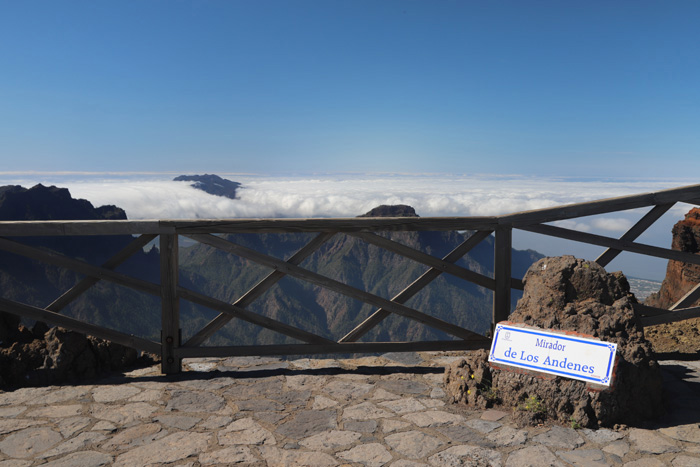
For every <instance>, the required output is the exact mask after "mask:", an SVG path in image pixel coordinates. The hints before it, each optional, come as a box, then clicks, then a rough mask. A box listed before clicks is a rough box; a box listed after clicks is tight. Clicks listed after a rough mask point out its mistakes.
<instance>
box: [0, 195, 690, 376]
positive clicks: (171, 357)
mask: <svg viewBox="0 0 700 467" xmlns="http://www.w3.org/2000/svg"><path fill="white" fill-rule="evenodd" d="M679 202H682V203H688V204H693V205H700V185H693V186H687V187H682V188H677V189H672V190H665V191H660V192H655V193H646V194H641V195H633V196H624V197H619V198H611V199H604V200H600V201H593V202H586V203H579V204H570V205H565V206H559V207H555V208H547V209H539V210H534V211H527V212H519V213H514V214H509V215H504V216H489V217H449V218H447V217H440V218H415V217H401V218H381V217H380V218H373V217H365V218H348V219H225V220H154V221H151V220H145V221H126V220H122V221H4V222H0V249H2V250H6V251H10V252H12V253H16V254H20V255H23V256H25V257H28V258H32V259H35V260H39V261H42V262H45V263H47V264H52V265H55V266H60V267H64V268H68V269H70V270H73V271H76V272H78V273H81V274H83V275H85V276H86V278H85V279H83V280H81V281H80V282H78V283H77V284H76V285H75V286H74V287H72V288H71V289H70V290H68V291H67V292H65V293H64V294H63V295H61V296H60V297H58V298H57V299H56V300H54V301H53V302H52V303H51V304H49V305H48V306H47V307H45V308H39V307H35V306H31V305H27V304H23V303H19V302H16V301H12V300H9V299H6V298H1V297H0V311H4V312H8V313H12V314H15V315H19V316H22V317H26V318H29V319H34V320H41V321H45V322H49V323H52V324H56V325H59V326H63V327H65V328H67V329H70V330H74V331H77V332H81V333H85V334H89V335H92V336H95V337H101V338H104V339H108V340H111V341H113V342H116V343H119V344H123V345H126V346H128V347H132V348H135V349H138V350H143V351H146V352H151V353H154V354H159V355H161V357H162V371H163V372H164V373H177V372H179V371H180V369H181V360H182V358H188V357H212V356H216V357H219V356H236V355H294V354H296V355H299V354H327V353H365V352H389V351H409V350H410V351H421V350H471V349H477V348H488V347H489V345H490V340H489V338H488V337H486V336H483V335H480V334H478V333H475V332H473V331H470V330H469V329H465V328H462V327H460V326H457V325H455V324H452V323H449V322H446V321H444V320H441V319H438V318H435V317H433V316H430V315H428V314H426V313H423V312H421V311H418V310H415V309H413V308H410V307H408V306H406V305H404V303H405V302H406V301H407V300H408V299H409V298H411V297H412V296H414V295H415V294H416V293H418V291H420V290H421V289H423V288H424V287H425V286H426V285H427V284H428V283H430V282H431V281H432V280H434V279H435V278H437V277H438V276H439V275H440V274H443V273H447V274H452V275H454V276H456V277H459V278H461V279H464V280H467V281H470V282H473V283H476V284H478V285H480V286H483V287H486V288H488V289H491V290H493V319H492V326H493V324H494V323H497V322H499V321H502V320H505V319H507V317H508V315H509V313H510V307H511V290H512V289H513V288H515V289H522V287H523V284H522V281H521V280H519V279H517V278H513V277H511V251H512V232H513V229H520V230H525V231H530V232H535V233H538V234H543V235H548V236H553V237H559V238H563V239H568V240H573V241H576V242H581V243H587V244H592V245H598V246H603V247H606V248H607V249H606V250H605V252H604V253H603V254H601V255H600V256H599V257H598V258H597V260H596V261H597V262H598V263H600V264H601V265H602V266H606V265H607V264H608V263H609V262H610V261H612V260H613V259H614V258H615V257H616V256H617V255H618V254H620V253H621V252H622V251H629V252H633V253H638V254H642V255H648V256H654V257H658V258H664V259H669V260H675V261H682V262H686V263H692V264H700V255H695V254H691V253H685V252H680V251H674V250H671V249H667V248H660V247H655V246H650V245H645V244H641V243H636V242H635V240H636V239H637V237H639V235H641V234H642V233H643V232H644V231H645V230H646V229H648V228H649V227H650V226H651V225H652V224H654V222H655V221H657V220H658V219H659V218H660V217H661V216H662V215H663V214H664V213H665V212H667V211H668V210H669V209H670V208H671V207H672V206H673V205H674V204H675V203H679ZM639 208H651V209H649V210H648V212H647V213H646V214H645V215H644V216H643V217H642V218H641V219H640V220H639V221H638V222H637V223H636V224H635V225H634V226H633V227H632V228H631V229H629V231H627V232H626V233H625V234H624V235H622V237H620V238H611V237H605V236H601V235H595V234H591V233H586V232H579V231H575V230H571V229H566V228H562V227H557V226H553V225H550V224H549V223H551V222H555V221H561V220H567V219H575V218H579V217H585V216H591V215H598V214H608V213H613V212H618V211H625V210H630V209H639ZM450 230H452V231H473V232H474V233H473V234H472V235H471V236H470V237H469V238H468V239H466V240H465V241H464V242H463V243H462V244H460V245H459V246H457V247H456V248H455V249H454V250H453V251H451V252H450V253H449V254H447V255H446V256H445V257H443V258H438V257H434V256H431V255H429V254H426V253H424V252H421V251H418V250H415V249H413V248H410V247H407V246H405V245H402V244H400V243H397V242H394V241H392V240H390V239H387V238H386V237H383V236H380V235H377V233H379V232H386V231H450ZM290 232H314V233H316V234H317V236H316V237H314V238H313V239H312V240H311V241H310V242H309V243H308V244H307V245H306V246H304V247H303V248H301V249H300V250H299V251H297V252H296V253H295V254H293V255H292V256H291V257H289V258H288V259H286V260H283V259H279V258H275V257H272V256H269V255H267V254H264V253H261V252H259V251H255V250H251V249H249V248H247V247H244V246H242V245H238V244H235V243H233V242H231V241H228V240H226V239H225V238H222V237H220V236H217V235H215V234H229V233H290ZM336 233H344V234H347V235H351V236H354V237H357V238H359V239H361V240H363V241H365V242H367V243H369V244H373V245H376V246H378V247H381V248H384V249H386V250H388V251H391V252H393V253H396V254H398V255H401V256H403V257H405V258H409V259H411V260H413V261H417V262H419V263H422V264H424V265H426V266H428V267H429V269H427V271H426V272H425V273H424V274H423V275H422V276H420V277H419V278H418V279H416V280H415V281H414V282H413V283H411V284H409V285H407V287H406V288H405V289H404V290H403V291H401V292H400V293H399V294H397V295H396V296H395V297H393V298H391V299H388V298H384V297H380V296H378V295H374V294H372V293H369V292H366V291H364V290H360V289H357V288H355V287H351V286H349V285H347V284H344V283H342V282H339V281H336V280H334V279H331V278H329V277H326V276H323V275H320V274H318V273H316V272H312V271H309V270H307V269H304V268H302V267H300V266H299V264H300V263H301V262H302V261H303V260H304V259H305V258H307V257H308V256H310V255H311V254H312V253H313V252H314V251H316V250H317V249H318V248H319V247H320V246H321V245H323V244H324V243H325V242H326V241H328V240H329V239H330V238H331V237H332V236H333V235H335V234H336ZM124 234H129V235H134V236H136V238H135V239H134V240H133V241H132V242H131V244H129V245H128V246H127V247H126V248H124V249H123V250H122V251H120V252H119V253H118V254H116V255H115V256H114V257H112V258H111V259H109V260H108V261H106V262H105V263H104V264H103V265H102V266H101V267H98V266H93V265H90V264H88V263H85V262H83V261H79V260H77V259H73V258H69V257H66V256H64V255H61V254H58V253H55V252H49V251H45V250H42V249H38V248H35V247H31V246H28V245H25V244H23V243H21V242H18V241H17V240H16V237H29V236H91V235H124ZM492 234H493V235H494V236H495V243H494V271H495V272H494V277H488V276H485V275H482V274H478V273H476V272H473V271H470V270H468V269H465V268H462V267H460V266H457V265H456V264H455V263H456V262H457V261H458V260H459V259H460V258H462V257H463V256H464V255H465V254H466V253H467V252H469V251H470V250H471V249H472V248H473V247H474V246H476V245H477V244H478V243H479V242H481V241H482V240H484V239H485V238H486V237H488V236H490V235H492ZM180 236H183V237H187V238H190V239H192V240H195V241H197V242H200V243H203V244H206V245H210V246H212V247H214V248H217V249H220V250H222V251H225V252H228V253H232V254H234V255H238V256H240V257H243V258H246V259H248V260H250V261H253V262H255V263H257V264H260V265H263V266H266V267H268V268H269V269H270V270H271V272H270V273H269V275H268V276H267V277H265V278H264V279H263V280H262V281H260V282H259V283H258V284H256V285H255V286H254V287H253V288H251V289H250V290H249V291H247V292H246V293H245V294H243V295H242V296H241V297H240V298H239V299H238V300H236V301H235V302H234V303H226V302H223V301H220V300H217V299H215V298H212V297H209V296H205V295H202V294H200V293H198V292H195V291H193V290H189V289H186V288H184V287H182V286H181V285H180V284H179V283H178V256H179V255H178V250H179V248H178V239H179V237H180ZM8 237H13V239H9V238H8ZM157 237H159V242H160V284H155V283H151V282H147V281H144V280H140V279H137V278H135V277H131V276H128V275H124V274H121V273H118V272H115V271H114V269H115V268H116V267H117V266H118V265H119V264H121V263H122V262H124V261H125V260H126V259H127V258H129V257H130V256H131V255H133V254H134V253H135V252H137V251H139V250H140V249H142V248H143V247H144V246H145V245H146V244H148V243H149V242H151V241H153V240H154V239H156V238H157ZM285 275H289V276H291V277H295V278H297V279H300V280H302V281H306V282H309V283H312V284H314V285H317V286H320V287H322V288H326V289H329V290H332V291H334V292H337V293H340V294H342V295H345V296H348V297H351V298H354V299H357V300H360V301H362V302H364V303H366V304H370V305H372V306H373V307H376V311H374V313H372V314H371V315H370V316H369V317H368V318H367V319H366V320H365V321H364V322H362V323H361V324H359V325H358V326H357V327H356V328H355V329H353V330H352V331H351V332H349V333H348V334H347V335H345V336H343V337H342V338H340V339H338V340H337V341H336V340H331V339H327V338H325V337H322V336H319V335H315V334H312V333H309V332H307V331H304V330H303V329H299V328H297V327H293V326H290V325H288V324H285V323H282V322H280V321H277V320H274V319H271V318H268V317H265V316H262V315H260V314H257V313H253V312H251V311H249V310H248V309H247V307H248V306H249V305H250V304H251V303H252V302H253V301H254V300H255V299H256V298H258V297H260V296H261V295H262V294H263V293H264V292H265V291H266V290H268V289H269V288H270V287H272V286H273V285H274V284H275V283H276V282H277V281H279V280H280V279H281V278H282V277H284V276H285ZM100 280H105V281H111V282H114V283H116V284H120V285H123V286H126V287H130V288H132V289H135V290H138V291H142V292H146V293H148V294H152V295H155V296H157V297H160V301H161V336H162V337H161V341H160V342H154V341H151V340H148V339H143V338H140V337H137V336H133V335H128V334H125V333H121V332H118V331H115V330H111V329H107V328H104V327H101V326H97V325H94V324H90V323H86V322H83V321H79V320H77V319H74V318H70V317H67V316H64V315H62V314H60V311H61V310H62V309H63V308H65V307H66V306H67V305H68V304H69V303H71V302H72V301H73V300H75V299H76V298H77V297H78V296H80V295H81V294H82V293H84V292H85V291H86V290H88V289H89V288H90V287H91V286H92V285H94V284H96V283H97V282H98V281H100ZM699 298H700V284H699V285H697V286H695V287H694V288H693V289H692V290H691V291H690V292H688V294H687V295H686V296H685V297H683V298H682V299H681V300H679V301H678V302H677V303H675V304H674V305H673V306H671V307H670V308H669V309H668V310H663V309H658V308H652V307H648V306H643V305H638V306H637V307H636V311H637V313H638V314H639V315H640V316H641V319H642V323H643V324H644V325H645V326H648V325H653V324H659V323H667V322H672V321H679V320H683V319H688V318H693V317H698V316H700V307H692V308H689V306H690V305H692V304H693V303H694V302H695V301H697V300H698V299H699ZM180 299H184V300H188V301H191V302H193V303H195V304H199V305H203V306H205V307H207V308H210V309H213V310H215V311H217V312H219V315H218V316H217V317H216V318H215V319H213V320H212V321H210V322H209V323H208V324H207V325H206V326H204V327H203V328H202V329H201V330H199V331H198V332H197V333H195V334H194V336H193V337H191V338H190V339H188V340H187V341H186V342H181V341H180V337H179V336H180V310H179V303H180ZM390 314H397V315H401V316H404V317H407V318H409V319H412V320H415V321H418V322H420V323H423V324H425V325H427V326H430V327H433V328H435V329H438V330H441V331H444V332H445V333H447V334H449V335H451V336H454V337H456V338H457V339H453V340H443V341H424V342H358V340H359V339H360V338H362V337H363V336H364V335H365V334H366V333H367V332H368V331H370V330H371V329H372V328H373V327H375V326H376V325H377V324H379V323H380V322H381V321H382V320H383V319H384V318H386V317H387V316H389V315H390ZM234 318H235V319H240V320H244V321H247V322H249V323H252V324H255V325H258V326H262V327H264V328H267V329H270V330H273V331H276V332H278V333H281V334H283V335H286V336H289V337H292V338H294V339H297V340H298V341H300V342H301V343H299V344H284V345H259V346H235V345H234V346H228V347H207V346H202V345H201V344H202V343H204V342H205V341H206V340H207V339H208V338H209V337H210V336H212V335H213V334H214V333H215V332H216V331H217V330H219V329H221V327H223V326H224V325H225V324H226V323H228V322H229V321H230V320H232V319H234Z"/></svg>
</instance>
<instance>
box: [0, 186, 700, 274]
mask: <svg viewBox="0 0 700 467" xmlns="http://www.w3.org/2000/svg"><path fill="white" fill-rule="evenodd" d="M177 175H180V174H138V173H119V174H115V173H112V174H95V173H88V174H81V173H61V174H48V173H25V174H18V173H0V185H7V184H19V185H22V186H25V187H30V186H33V185H35V184H37V183H42V184H44V185H56V186H60V187H65V188H68V189H69V190H70V192H71V194H72V195H73V197H75V198H84V199H87V200H89V201H90V202H91V203H92V204H93V205H95V206H101V205H105V204H113V205H116V206H119V207H121V208H123V209H124V210H125V211H126V213H127V216H128V217H129V219H195V218H198V219H219V218H265V217H287V218H308V217H354V216H357V215H360V214H364V213H366V212H367V211H369V210H370V209H372V208H374V207H376V206H379V205H382V204H407V205H410V206H413V207H414V208H415V210H416V212H417V213H418V214H419V215H420V216H421V217H430V216H490V215H501V214H507V213H513V212H519V211H527V210H532V209H540V208H546V207H552V206H557V205H563V204H570V203H579V202H584V201H592V200H597V199H603V198H611V197H618V196H626V195H633V194H639V193H646V192H652V191H659V190H664V189H669V188H677V187H679V186H684V185H691V184H693V183H696V182H694V181H692V180H641V179H608V180H593V179H571V178H545V177H523V176H515V175H513V176H499V175H451V174H421V175H416V174H324V175H300V176H290V177H279V176H277V177H266V176H259V175H250V174H225V173H219V174H218V175H220V176H222V177H224V178H227V179H229V180H233V181H236V182H239V183H241V184H242V187H241V188H240V189H239V191H238V199H236V200H232V199H229V198H224V197H218V196H212V195H209V194H207V193H205V192H203V191H201V190H198V189H196V188H194V187H192V186H191V184H190V183H189V182H175V181H172V179H173V178H174V177H175V176H177ZM689 209H690V206H689V205H687V204H683V203H679V204H678V205H677V206H676V207H674V209H672V210H671V211H670V212H669V213H668V214H666V215H665V216H664V217H663V218H662V219H661V220H660V221H659V222H658V223H657V224H656V225H655V226H654V227H652V228H651V229H650V230H649V231H648V232H647V233H645V234H644V236H643V237H641V238H640V241H643V242H645V243H649V244H653V245H657V246H665V247H668V245H669V244H670V230H671V227H672V225H673V223H675V222H676V221H677V220H679V219H681V218H682V217H683V214H684V213H685V212H687V211H688V210H689ZM644 212H646V210H632V211H628V212H619V213H614V214H610V215H604V216H594V217H589V218H578V219H574V220H566V221H561V222H559V223H558V225H560V226H562V227H567V228H572V229H576V230H579V231H586V232H594V233H600V234H602V235H608V236H613V237H618V236H619V235H621V234H622V233H624V232H625V231H626V230H627V229H629V228H630V227H631V226H632V225H633V224H634V222H636V221H637V220H638V219H639V218H640V217H641V216H642V215H643V214H644ZM518 235H519V236H518V237H517V238H516V246H519V247H531V248H533V249H536V250H538V251H542V252H544V253H545V254H561V251H569V250H570V249H571V247H570V246H566V244H565V243H562V242H564V241H559V240H554V239H551V238H546V237H545V238H544V239H543V237H542V236H533V235H534V234H527V233H523V232H520V233H519V234H518ZM569 243H570V242H569ZM557 245H562V246H560V247H558V246H557ZM567 248H568V249H569V250H567ZM588 251H589V250H588V249H586V248H584V249H581V248H580V247H579V246H577V249H576V250H575V251H574V253H577V252H578V253H581V256H583V257H585V256H586V255H593V254H595V253H588ZM628 267H629V266H628ZM657 268H658V265H657ZM662 269H663V267H662ZM632 275H635V274H634V273H633V274H632ZM654 276H659V275H658V274H654ZM637 277H651V276H650V274H645V275H640V274H637Z"/></svg>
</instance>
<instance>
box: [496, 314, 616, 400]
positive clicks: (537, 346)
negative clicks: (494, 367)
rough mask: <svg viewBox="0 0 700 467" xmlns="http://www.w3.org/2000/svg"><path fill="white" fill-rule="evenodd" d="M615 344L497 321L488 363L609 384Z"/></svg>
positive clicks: (613, 366) (613, 363)
mask: <svg viewBox="0 0 700 467" xmlns="http://www.w3.org/2000/svg"><path fill="white" fill-rule="evenodd" d="M616 352H617V344H613V343H611V342H604V341H600V340H596V339H592V338H586V337H578V336H576V335H571V334H564V333H562V332H556V331H545V330H541V329H538V328H533V327H524V326H515V325H509V324H504V323H498V324H497V325H496V330H495V333H494V337H493V342H492V343H491V352H490V354H489V362H492V363H496V364H499V365H508V366H514V367H518V368H522V369H526V370H534V371H541V372H543V373H549V374H552V375H556V376H563V377H565V378H573V379H578V380H581V381H586V382H588V383H594V384H600V385H603V386H610V383H611V380H612V376H613V371H614V369H615V355H616Z"/></svg>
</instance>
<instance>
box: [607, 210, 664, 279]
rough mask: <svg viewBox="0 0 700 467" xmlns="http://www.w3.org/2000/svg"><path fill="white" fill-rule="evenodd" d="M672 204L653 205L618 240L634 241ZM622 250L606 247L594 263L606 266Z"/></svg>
mask: <svg viewBox="0 0 700 467" xmlns="http://www.w3.org/2000/svg"><path fill="white" fill-rule="evenodd" d="M674 204H676V203H666V204H659V205H658V206H654V207H653V208H652V209H651V210H650V211H649V212H648V213H646V214H645V215H644V217H642V218H641V219H640V220H639V221H637V223H636V224H634V225H633V226H632V227H631V228H630V229H629V230H628V231H627V232H625V234H624V235H622V237H620V240H623V241H625V240H627V241H634V240H636V239H637V237H639V236H640V235H641V234H643V233H644V232H645V231H646V230H647V229H648V228H649V227H651V226H652V225H653V224H654V222H656V221H657V220H659V218H661V216H663V215H664V214H666V212H668V210H669V209H671V208H672V207H673V206H674ZM621 252H622V250H616V249H614V248H608V249H607V250H605V251H604V252H603V253H602V254H601V255H600V256H598V258H597V259H596V263H598V264H600V265H601V266H603V267H605V266H607V265H608V264H609V263H610V261H612V260H613V259H615V258H616V257H617V255H619V254H620V253H621Z"/></svg>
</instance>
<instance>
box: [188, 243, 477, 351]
mask: <svg viewBox="0 0 700 467" xmlns="http://www.w3.org/2000/svg"><path fill="white" fill-rule="evenodd" d="M186 236H187V237H189V238H192V239H193V240H196V241H198V242H200V243H205V244H207V245H210V246H213V247H215V248H219V249H221V250H223V251H228V252H229V253H233V254H235V255H238V256H241V257H243V258H247V259H249V260H251V261H254V262H256V263H259V264H262V265H264V266H267V267H270V268H273V269H275V270H278V271H282V272H285V273H286V274H289V275H290V276H293V277H296V278H298V279H301V280H304V281H307V282H310V283H312V284H316V285H318V286H321V287H325V288H327V289H329V290H332V291H334V292H338V293H340V294H342V295H345V296H347V297H350V298H353V299H356V300H360V301H363V302H365V303H368V304H370V305H373V306H376V307H379V308H386V309H387V310H389V311H391V312H392V313H396V314H399V315H402V316H405V317H407V318H410V319H413V320H415V321H418V322H419V323H423V324H425V325H427V326H431V327H433V328H435V329H439V330H441V331H444V332H446V333H448V334H451V335H453V336H457V337H461V338H462V339H469V338H472V337H474V336H477V335H478V334H476V333H474V332H472V331H469V330H467V329H464V328H461V327H459V326H456V325H454V324H451V323H448V322H446V321H443V320H441V319H438V318H435V317H433V316H429V315H426V314H425V313H421V312H420V311H417V310H414V309H412V308H409V307H407V306H404V305H401V304H399V303H394V302H392V301H391V300H388V299H386V298H382V297H379V296H377V295H374V294H371V293H369V292H366V291H364V290H360V289H357V288H355V287H352V286H349V285H347V284H344V283H342V282H339V281H336V280H334V279H330V278H328V277H326V276H323V275H321V274H317V273H315V272H311V271H308V270H306V269H304V268H300V267H299V266H295V265H292V264H289V263H286V262H284V261H282V260H279V259H277V258H273V257H271V256H268V255H265V254H263V253H260V252H258V251H255V250H251V249H250V248H246V247H243V246H241V245H237V244H235V243H232V242H229V241H226V240H224V239H222V238H219V237H215V236H212V235H201V234H196V235H186Z"/></svg>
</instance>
